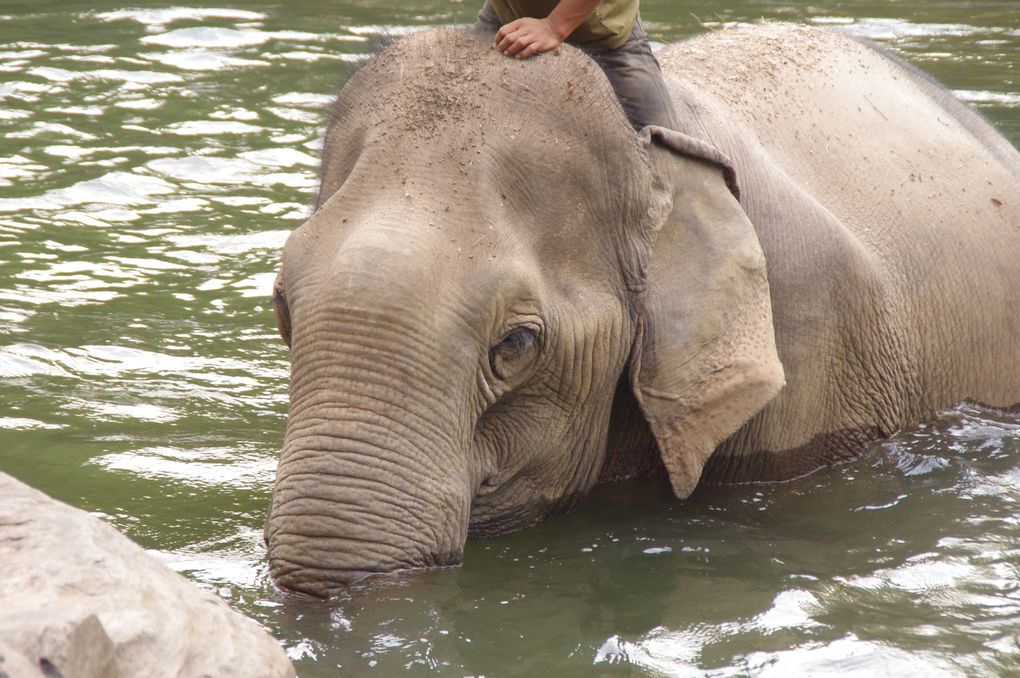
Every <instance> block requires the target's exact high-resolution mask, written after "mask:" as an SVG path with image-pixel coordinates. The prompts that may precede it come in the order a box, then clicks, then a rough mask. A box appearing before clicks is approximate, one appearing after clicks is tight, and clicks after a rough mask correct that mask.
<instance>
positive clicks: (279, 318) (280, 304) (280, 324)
mask: <svg viewBox="0 0 1020 678" xmlns="http://www.w3.org/2000/svg"><path fill="white" fill-rule="evenodd" d="M273 312H274V314H275V315H276V329H278V330H279V331H280V337H281V338H282V339H283V343H285V344H287V346H288V348H289V347H290V309H288V308H287V298H286V297H284V296H283V291H282V290H279V289H274V290H273Z"/></svg>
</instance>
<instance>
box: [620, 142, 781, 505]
mask: <svg viewBox="0 0 1020 678" xmlns="http://www.w3.org/2000/svg"><path fill="white" fill-rule="evenodd" d="M642 136H643V141H644V144H645V150H646V153H647V156H648V160H649V164H650V166H651V171H652V188H651V207H650V208H649V209H648V210H647V216H646V219H645V223H643V224H642V226H641V228H640V229H639V231H640V232H637V233H634V234H633V237H634V238H635V239H636V240H637V242H636V243H632V251H635V250H640V249H641V248H642V246H644V247H646V248H649V249H648V250H647V254H646V256H644V257H640V258H641V259H643V261H642V262H641V263H642V266H641V268H642V269H643V270H642V271H640V273H639V274H638V275H637V276H635V278H634V280H635V282H637V281H640V283H639V284H638V285H636V289H635V290H634V292H635V303H636V307H637V316H638V323H637V327H638V329H637V334H636V337H635V342H634V348H633V355H632V357H631V365H630V379H631V386H632V388H633V390H634V395H635V397H636V399H637V402H638V404H639V406H640V408H641V411H642V413H643V414H644V417H645V419H646V420H647V421H648V424H649V426H650V428H651V431H652V434H653V435H654V437H655V439H656V441H657V443H658V446H659V451H660V453H661V454H662V460H663V462H664V464H665V466H666V469H667V471H668V472H669V477H670V482H671V483H672V485H673V491H674V492H675V493H676V495H677V497H679V498H681V499H683V498H686V497H687V496H689V495H690V493H691V492H693V491H694V488H695V486H696V485H697V484H698V480H699V478H700V477H701V471H702V468H703V467H704V465H705V462H706V461H708V458H709V456H710V455H711V454H712V452H713V451H714V450H715V448H716V447H717V446H718V445H719V444H720V443H722V442H723V441H724V440H725V439H726V438H728V437H729V436H731V435H732V434H733V433H734V432H736V431H737V429H739V428H740V426H741V425H743V424H744V423H745V422H746V421H747V420H748V419H750V418H751V417H752V416H754V415H755V414H756V413H757V412H758V411H759V410H761V408H762V407H764V406H765V404H766V403H767V402H768V401H769V400H771V399H772V398H773V397H774V396H775V395H776V394H777V393H778V392H779V390H780V389H781V388H782V386H783V384H784V375H783V367H782V364H781V363H780V361H779V356H778V354H777V353H776V343H775V336H774V333H773V327H772V306H771V301H770V298H769V285H768V280H767V278H766V277H765V257H764V255H763V254H762V251H761V246H760V244H759V242H758V237H757V235H756V234H755V231H754V227H753V226H752V225H751V222H750V220H749V219H748V218H747V215H746V214H745V213H744V211H743V209H742V208H741V207H740V204H739V202H738V201H737V196H738V193H737V190H738V189H737V183H736V173H735V172H734V170H733V167H732V165H731V164H730V162H729V160H728V159H727V158H726V157H725V156H724V155H723V154H722V153H721V152H720V151H718V150H717V149H715V148H714V147H713V146H711V145H709V144H706V143H705V142H702V141H699V140H697V139H694V138H693V137H689V136H687V135H684V134H681V133H678V132H674V131H672V130H667V129H664V128H660V127H646V128H645V129H644V130H643V132H642Z"/></svg>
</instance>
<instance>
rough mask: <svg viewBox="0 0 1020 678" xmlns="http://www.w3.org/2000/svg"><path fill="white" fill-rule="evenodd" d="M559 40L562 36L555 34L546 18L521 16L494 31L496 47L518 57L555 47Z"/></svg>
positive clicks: (561, 40)
mask: <svg viewBox="0 0 1020 678" xmlns="http://www.w3.org/2000/svg"><path fill="white" fill-rule="evenodd" d="M561 42H563V38H561V37H560V36H559V35H557V33H556V31H554V30H553V27H552V24H551V23H550V22H549V21H548V20H547V19H532V18H530V17H523V18H521V19H516V20H514V21H511V22H510V23H508V24H506V25H505V26H503V27H502V28H500V29H499V32H498V33H496V49H498V50H499V51H500V52H502V53H503V54H505V55H506V56H512V57H516V58H518V59H527V58H528V57H530V56H532V55H535V54H538V53H539V52H548V51H550V50H553V49H556V48H557V47H559V46H560V43H561Z"/></svg>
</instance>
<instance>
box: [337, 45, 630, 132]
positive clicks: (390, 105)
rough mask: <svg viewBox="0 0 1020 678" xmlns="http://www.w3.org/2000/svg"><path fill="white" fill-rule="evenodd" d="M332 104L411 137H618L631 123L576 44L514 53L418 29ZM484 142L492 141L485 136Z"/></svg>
mask: <svg viewBox="0 0 1020 678" xmlns="http://www.w3.org/2000/svg"><path fill="white" fill-rule="evenodd" d="M337 110H338V111H342V112H343V113H345V114H348V115H351V116H354V117H356V118H360V119H361V120H362V121H365V120H366V119H370V120H371V121H372V122H371V124H372V125H373V126H374V127H375V128H376V129H377V131H380V132H383V131H384V132H385V133H388V134H392V133H396V132H399V133H400V134H401V135H403V136H404V137H405V138H408V139H411V140H413V141H414V142H415V143H419V144H420V143H430V142H432V143H438V142H440V141H444V142H445V141H449V140H450V138H454V139H458V140H460V141H463V142H471V141H472V140H475V141H477V140H478V137H481V136H485V135H489V136H495V137H499V136H502V137H504V138H506V139H508V140H510V141H517V142H518V143H521V142H522V141H523V140H524V136H522V135H527V134H534V133H535V131H537V130H546V131H548V132H550V133H552V134H557V135H559V136H561V137H562V136H566V135H574V136H582V137H583V136H584V135H585V134H588V135H591V134H593V133H594V134H595V135H596V136H597V137H598V138H599V139H600V141H601V142H602V143H609V142H610V139H609V137H613V136H615V137H618V139H619V140H624V139H626V138H627V137H628V136H631V135H630V128H629V126H628V125H627V124H626V121H625V120H626V119H625V117H624V116H623V114H622V111H621V109H620V108H619V106H617V105H616V104H615V96H614V94H613V91H612V88H611V86H610V85H609V82H608V80H607V79H606V77H605V75H604V74H603V73H602V71H601V69H600V68H599V67H598V66H597V65H596V64H595V63H594V62H593V61H592V60H591V59H589V58H588V57H587V56H585V55H584V54H583V53H581V52H580V51H578V50H576V49H573V48H570V47H564V48H563V50H562V51H561V52H560V53H559V54H558V55H552V54H549V55H539V56H537V57H533V58H531V59H527V60H517V59H511V58H507V57H505V56H503V55H502V54H500V53H499V52H498V51H497V50H495V49H493V48H492V45H491V44H489V42H488V40H487V39H484V38H480V37H478V36H475V35H471V34H468V33H465V32H463V31H455V30H433V31H424V32H422V33H419V34H417V35H414V36H411V37H410V38H407V39H405V40H402V41H401V42H399V43H397V44H396V45H395V46H393V47H391V48H390V49H388V50H386V51H385V52H383V53H382V54H380V55H379V56H377V57H376V58H375V59H373V60H372V61H371V62H369V64H367V65H366V66H365V67H363V68H362V69H361V71H359V72H358V73H357V74H356V75H355V77H353V78H352V79H351V81H350V82H349V83H348V85H347V87H345V88H344V91H343V92H342V93H341V96H340V100H339V101H338V104H337ZM490 143H491V140H490Z"/></svg>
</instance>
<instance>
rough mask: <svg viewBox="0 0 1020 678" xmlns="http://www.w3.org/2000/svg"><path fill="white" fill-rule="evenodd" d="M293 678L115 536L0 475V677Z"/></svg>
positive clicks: (221, 608) (234, 625)
mask: <svg viewBox="0 0 1020 678" xmlns="http://www.w3.org/2000/svg"><path fill="white" fill-rule="evenodd" d="M5 674H6V676H10V678H22V677H23V676H25V677H28V678H36V677H39V678H55V677H57V676H63V677H64V678H131V677H134V676H145V677H146V678H150V677H151V678H160V677H162V676H167V677H169V676H173V677H174V678H189V677H192V676H193V677H195V678H199V677H202V676H211V677H216V678H219V677H220V676H244V678H257V677H262V676H266V677H270V676H271V677H273V678H276V677H280V678H284V677H290V676H294V669H293V667H292V666H291V664H290V662H289V661H288V660H287V657H286V655H285V654H284V652H283V650H282V648H281V647H280V645H279V644H278V643H277V642H276V641H275V640H274V639H273V638H272V636H270V635H269V634H268V633H266V632H265V631H264V630H263V629H262V627H261V626H259V625H258V624H257V623H255V622H254V621H252V620H251V619H248V618H247V617H244V616H243V615H241V614H239V613H237V612H235V611H233V610H232V609H230V607H229V606H228V605H227V604H226V603H225V602H223V601H222V600H221V599H220V598H219V597H218V596H216V595H213V594H212V593H209V592H207V591H203V590H201V589H199V588H197V587H196V586H194V585H193V584H191V583H190V582H188V581H187V580H186V579H184V577H182V576H180V575H178V574H177V573H175V572H172V571H171V570H169V569H167V568H166V567H165V566H164V565H162V564H161V563H159V562H157V561H156V560H154V559H153V558H152V557H150V556H149V555H147V554H146V553H145V552H144V551H143V550H142V549H141V547H139V546H137V545H136V544H135V543H134V542H132V541H131V540H129V539H128V538H127V537H125V536H124V535H122V534H120V533H119V532H117V530H115V529H114V528H112V527H110V526H109V525H107V524H105V523H104V522H102V521H101V520H99V519H98V518H95V517H93V516H90V515H89V514H87V513H85V512H84V511H80V510H78V509H75V508H72V507H70V506H67V505H66V504H62V503H60V502H58V501H55V500H53V499H51V498H49V497H47V496H46V495H45V494H43V493H42V492H39V491H37V490H34V489H32V488H31V487H29V486H27V485H25V484H23V483H21V482H19V481H17V480H15V479H13V478H11V477H10V476H8V475H6V474H4V473H0V677H2V676H4V675H5Z"/></svg>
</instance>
